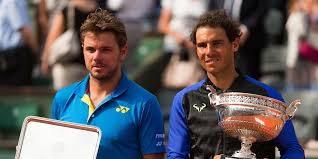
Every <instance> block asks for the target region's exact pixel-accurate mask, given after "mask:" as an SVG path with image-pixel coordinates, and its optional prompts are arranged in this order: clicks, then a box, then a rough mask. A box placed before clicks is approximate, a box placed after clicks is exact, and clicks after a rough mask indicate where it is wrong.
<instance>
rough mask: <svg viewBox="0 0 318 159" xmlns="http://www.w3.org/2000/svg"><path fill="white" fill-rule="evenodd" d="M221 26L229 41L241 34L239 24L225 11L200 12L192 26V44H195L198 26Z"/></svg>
mask: <svg viewBox="0 0 318 159" xmlns="http://www.w3.org/2000/svg"><path fill="white" fill-rule="evenodd" d="M205 26H208V27H213V28H215V27H221V28H223V29H224V31H225V33H226V36H227V37H228V39H229V41H230V42H233V41H234V40H235V39H236V38H239V37H240V36H241V31H240V25H239V23H238V22H235V21H234V20H232V19H231V18H230V17H229V16H228V15H227V14H226V12H225V10H214V11H208V12H205V13H204V14H202V15H201V16H200V18H199V21H198V22H197V24H196V25H195V27H194V28H193V30H192V32H191V35H190V39H191V41H192V43H193V44H196V42H197V39H196V33H197V30H198V29H199V28H200V27H205Z"/></svg>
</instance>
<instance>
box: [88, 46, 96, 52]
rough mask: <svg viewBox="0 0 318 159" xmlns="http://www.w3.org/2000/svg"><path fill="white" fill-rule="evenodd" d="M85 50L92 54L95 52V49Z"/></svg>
mask: <svg viewBox="0 0 318 159" xmlns="http://www.w3.org/2000/svg"><path fill="white" fill-rule="evenodd" d="M86 50H87V51H88V52H90V53H93V52H95V49H94V48H90V47H89V48H86Z"/></svg>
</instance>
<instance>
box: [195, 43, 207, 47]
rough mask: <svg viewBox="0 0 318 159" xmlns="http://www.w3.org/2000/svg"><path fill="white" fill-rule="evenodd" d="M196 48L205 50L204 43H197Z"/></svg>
mask: <svg viewBox="0 0 318 159" xmlns="http://www.w3.org/2000/svg"><path fill="white" fill-rule="evenodd" d="M197 47H200V48H205V47H206V43H199V44H197Z"/></svg>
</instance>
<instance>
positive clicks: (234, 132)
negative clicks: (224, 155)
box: [207, 86, 300, 159]
mask: <svg viewBox="0 0 318 159" xmlns="http://www.w3.org/2000/svg"><path fill="white" fill-rule="evenodd" d="M207 89H208V90H209V91H210V93H209V94H208V96H209V100H210V104H211V105H212V106H214V107H216V109H217V112H218V118H219V121H218V123H219V125H220V126H221V127H222V128H223V130H224V132H225V133H227V134H229V135H230V136H232V137H235V138H238V139H239V140H240V141H241V149H240V150H238V151H236V152H235V153H234V154H233V155H232V157H236V158H245V159H249V158H251V159H256V155H255V153H253V152H252V151H251V150H250V148H251V146H252V144H253V143H254V142H256V141H257V142H263V141H268V140H271V139H273V138H275V137H276V136H277V135H278V134H279V133H280V131H281V130H282V128H283V126H284V124H285V121H286V120H288V119H291V118H292V117H293V116H294V114H295V112H296V110H297V107H298V106H299V105H300V100H295V101H293V102H292V103H291V104H290V105H289V106H288V105H287V104H285V103H284V102H281V101H279V100H276V99H273V98H270V97H266V96H261V95H256V94H250V93H241V92H227V93H222V94H219V95H217V94H216V92H215V90H214V88H213V87H212V86H207Z"/></svg>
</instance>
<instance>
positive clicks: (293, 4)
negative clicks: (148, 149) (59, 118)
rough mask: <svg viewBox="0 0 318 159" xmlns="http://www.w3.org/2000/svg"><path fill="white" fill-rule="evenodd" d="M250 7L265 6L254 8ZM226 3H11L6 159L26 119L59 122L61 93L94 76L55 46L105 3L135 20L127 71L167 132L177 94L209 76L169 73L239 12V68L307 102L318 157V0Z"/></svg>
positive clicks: (306, 134)
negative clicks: (204, 23)
mask: <svg viewBox="0 0 318 159" xmlns="http://www.w3.org/2000/svg"><path fill="white" fill-rule="evenodd" d="M249 1H253V2H254V3H255V5H254V6H252V7H251V8H244V6H245V5H244V4H245V2H249ZM221 2H222V3H221ZM224 2H226V3H224ZM224 2H223V1H221V0H1V1H0V90H1V91H0V159H13V158H14V155H15V146H16V145H17V142H18V138H19V134H20V130H21V126H22V123H23V120H24V118H25V117H26V116H29V115H35V116H42V117H50V110H51V102H52V99H53V96H54V94H55V92H56V91H57V90H58V89H61V88H63V87H65V86H67V85H69V84H71V83H73V82H75V81H79V80H80V79H81V78H82V77H83V76H85V75H86V72H85V69H83V59H82V57H81V56H80V57H78V58H77V59H76V60H72V61H68V62H66V63H55V64H50V63H48V59H49V56H50V46H51V45H52V43H53V42H54V40H56V39H57V38H58V37H59V36H60V35H62V34H63V32H65V31H66V30H67V29H68V25H67V24H68V22H69V21H71V20H73V21H74V22H75V25H74V26H73V27H75V29H76V30H79V26H80V24H81V23H82V22H83V20H84V19H85V18H86V16H87V15H88V13H89V12H91V11H94V10H95V9H96V8H99V7H100V8H106V9H108V10H110V11H111V12H113V13H114V14H115V15H117V16H118V17H119V18H120V19H121V20H122V21H123V22H124V23H125V25H126V30H127V34H128V44H129V56H128V59H127V61H126V62H125V72H126V73H127V74H128V76H129V77H130V78H131V79H133V80H135V81H136V82H137V83H139V84H140V85H142V86H143V87H144V88H146V89H147V90H149V91H150V92H152V93H154V94H155V95H156V96H157V97H158V99H159V102H160V104H161V108H162V111H163V113H164V119H165V130H166V133H167V132H168V128H169V124H168V121H169V110H170V105H171V102H172V100H173V97H174V95H175V94H176V92H178V91H179V90H181V89H182V88H184V87H186V86H187V85H189V84H191V83H193V82H195V81H197V80H199V79H202V78H204V76H202V75H200V74H198V76H197V77H194V76H191V75H193V72H189V71H188V72H189V73H190V76H182V77H189V78H193V79H191V80H188V78H182V77H181V76H179V79H178V81H179V80H180V81H179V83H175V81H176V80H174V81H169V80H168V79H167V76H172V75H173V74H175V75H176V74H178V73H177V72H173V73H171V71H168V66H169V65H170V63H171V61H172V58H171V57H174V56H179V57H180V60H181V61H183V62H189V61H191V60H190V59H191V56H193V55H194V53H193V52H191V51H190V49H189V47H191V46H187V42H188V41H189V33H190V30H191V27H192V25H193V24H194V23H195V21H196V20H197V18H198V16H199V15H200V14H201V13H203V12H204V11H207V10H213V9H218V8H224V9H227V10H230V11H231V12H229V14H231V16H232V17H233V18H234V19H235V20H237V21H238V22H240V23H241V24H242V25H241V26H242V27H247V30H248V33H249V34H248V36H247V37H246V39H245V40H244V42H243V43H241V48H240V51H239V57H238V66H237V67H238V68H240V69H241V71H242V72H244V73H246V74H248V75H250V76H252V77H254V78H256V79H259V80H261V81H262V82H264V83H266V84H268V85H270V86H273V87H275V88H276V89H278V90H279V91H280V92H281V93H282V95H283V97H284V98H285V101H286V102H287V103H290V102H291V101H293V100H295V99H301V101H302V105H301V106H300V107H299V109H298V110H297V113H296V115H295V117H294V118H293V119H292V120H293V123H294V126H295V130H296V133H297V137H298V139H299V141H300V143H301V144H302V146H303V147H304V149H305V153H306V158H318V131H317V130H318V122H317V121H318V104H317V103H316V101H317V97H318V46H317V44H316V43H317V42H316V41H318V0H268V1H262V0H259V1H257V0H238V1H236V0H235V1H232V5H231V6H230V9H229V8H228V7H229V6H228V5H225V4H227V2H229V1H226V0H225V1H224ZM69 4H73V5H72V6H73V7H74V11H75V14H73V18H72V17H69V16H67V10H68V9H69V6H70V5H69ZM253 8H254V9H253ZM245 9H246V10H247V11H245ZM172 32H173V33H172ZM185 46H187V51H186V52H187V53H184V49H183V48H184V47H185ZM189 67H196V66H195V65H193V66H189ZM187 68H188V67H187ZM191 70H192V69H191ZM193 70H195V72H197V71H200V70H197V69H196V68H194V69H193ZM182 72H183V73H182V74H186V73H188V72H187V70H182ZM169 74H170V75H169Z"/></svg>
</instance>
